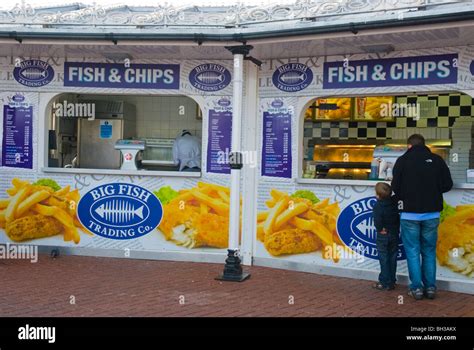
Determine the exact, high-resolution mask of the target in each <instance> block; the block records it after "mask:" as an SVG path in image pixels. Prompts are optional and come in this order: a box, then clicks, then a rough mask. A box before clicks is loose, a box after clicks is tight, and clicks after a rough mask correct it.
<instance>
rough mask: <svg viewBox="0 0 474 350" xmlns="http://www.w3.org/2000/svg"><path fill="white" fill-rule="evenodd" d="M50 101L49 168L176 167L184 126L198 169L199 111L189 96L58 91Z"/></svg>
mask: <svg viewBox="0 0 474 350" xmlns="http://www.w3.org/2000/svg"><path fill="white" fill-rule="evenodd" d="M50 105H51V108H50V112H48V115H47V124H46V125H48V127H49V134H48V136H49V137H48V142H47V143H46V144H47V147H48V149H47V151H48V157H47V158H48V159H47V165H46V169H48V170H53V171H54V170H55V169H56V170H57V171H59V169H73V170H74V171H77V172H83V171H85V170H95V171H97V172H103V171H115V172H121V171H122V172H134V171H140V172H141V171H143V174H146V173H145V172H146V171H160V172H163V171H167V172H177V171H179V170H183V169H182V168H183V167H180V165H179V162H182V161H183V160H182V159H180V158H183V157H180V156H179V152H176V150H175V152H174V153H173V146H174V143H175V140H176V138H177V137H180V136H181V135H182V133H183V130H186V131H188V132H189V134H190V135H191V136H192V139H193V141H192V142H191V144H192V145H191V146H189V147H195V148H196V152H193V155H194V158H195V159H194V160H195V161H194V162H193V167H189V168H193V169H194V170H195V171H199V170H200V164H201V148H202V141H201V140H202V113H201V111H200V109H199V106H198V104H197V103H196V102H195V101H194V100H193V99H191V98H189V97H186V96H134V95H132V96H123V95H99V94H62V95H60V96H58V97H56V98H55V99H54V100H53V101H51V104H50ZM193 145H195V146H193ZM197 148H198V149H197ZM177 162H178V164H177ZM187 168H188V167H186V168H185V169H187ZM66 171H67V170H66Z"/></svg>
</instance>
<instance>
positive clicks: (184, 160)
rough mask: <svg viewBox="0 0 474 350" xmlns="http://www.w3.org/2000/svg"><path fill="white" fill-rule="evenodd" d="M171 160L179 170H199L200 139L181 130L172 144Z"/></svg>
mask: <svg viewBox="0 0 474 350" xmlns="http://www.w3.org/2000/svg"><path fill="white" fill-rule="evenodd" d="M173 161H174V164H175V165H179V171H201V140H199V138H197V137H196V136H193V135H191V133H190V132H189V131H188V130H183V131H182V132H181V135H180V136H178V137H177V138H176V140H175V141H174V144H173Z"/></svg>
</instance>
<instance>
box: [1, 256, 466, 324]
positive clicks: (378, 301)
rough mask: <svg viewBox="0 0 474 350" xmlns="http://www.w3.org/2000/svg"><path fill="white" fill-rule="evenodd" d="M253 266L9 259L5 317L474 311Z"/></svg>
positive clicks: (448, 300) (444, 300) (449, 299)
mask: <svg viewBox="0 0 474 350" xmlns="http://www.w3.org/2000/svg"><path fill="white" fill-rule="evenodd" d="M248 269H249V270H250V271H251V273H252V277H251V279H250V280H248V281H246V282H244V283H229V282H219V281H215V280H214V277H215V276H217V274H218V273H219V272H221V270H222V265H217V264H204V263H188V262H168V261H150V260H132V259H112V258H94V257H80V256H61V257H59V258H57V259H51V258H50V257H48V256H46V255H40V257H39V261H38V262H37V263H35V264H32V263H30V262H29V261H27V260H3V261H0V283H1V292H0V316H474V296H473V295H467V294H460V293H451V292H444V291H440V292H439V296H438V298H437V299H436V300H423V301H414V300H412V299H410V298H409V297H408V296H406V290H405V287H404V286H399V287H398V288H397V289H396V290H394V291H390V292H379V291H376V290H373V289H372V288H371V287H370V285H371V282H368V281H360V280H354V279H347V278H339V277H330V276H322V275H315V274H310V273H303V272H293V271H285V270H277V269H270V268H263V267H251V268H248ZM399 296H403V304H399ZM291 297H293V298H294V303H293V304H292V303H289V299H290V298H291ZM71 298H75V304H72V303H71V302H70V300H71ZM183 298H184V304H182V303H180V301H183Z"/></svg>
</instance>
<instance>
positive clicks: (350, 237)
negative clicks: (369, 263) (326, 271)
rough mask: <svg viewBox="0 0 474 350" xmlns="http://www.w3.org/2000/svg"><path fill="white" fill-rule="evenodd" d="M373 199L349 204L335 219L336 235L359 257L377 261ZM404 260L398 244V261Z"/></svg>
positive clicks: (403, 253) (375, 200)
mask: <svg viewBox="0 0 474 350" xmlns="http://www.w3.org/2000/svg"><path fill="white" fill-rule="evenodd" d="M376 202H377V199H376V198H375V197H366V198H362V199H359V200H357V201H355V202H353V203H351V204H349V205H348V206H347V207H346V208H344V210H343V211H342V212H341V214H340V215H339V217H338V219H337V233H338V234H339V237H340V238H341V240H342V241H343V242H344V244H345V245H346V246H348V247H349V248H351V249H352V250H354V251H355V252H356V253H358V254H360V255H364V256H366V257H368V258H371V259H378V253H377V244H376V239H377V230H376V229H375V225H374V219H373V216H372V210H373V207H374V204H375V203H376ZM405 258H406V256H405V251H404V249H403V246H402V244H401V241H400V244H399V250H398V256H397V259H398V260H404V259H405Z"/></svg>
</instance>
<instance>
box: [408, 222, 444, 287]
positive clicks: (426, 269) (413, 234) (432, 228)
mask: <svg viewBox="0 0 474 350" xmlns="http://www.w3.org/2000/svg"><path fill="white" fill-rule="evenodd" d="M438 225H439V219H431V220H423V221H415V220H400V227H401V233H402V241H403V246H404V247H405V252H406V255H407V265H408V275H409V277H410V282H411V284H410V289H412V290H413V289H417V288H421V289H423V288H436V241H437V239H438ZM420 255H421V261H420Z"/></svg>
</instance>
